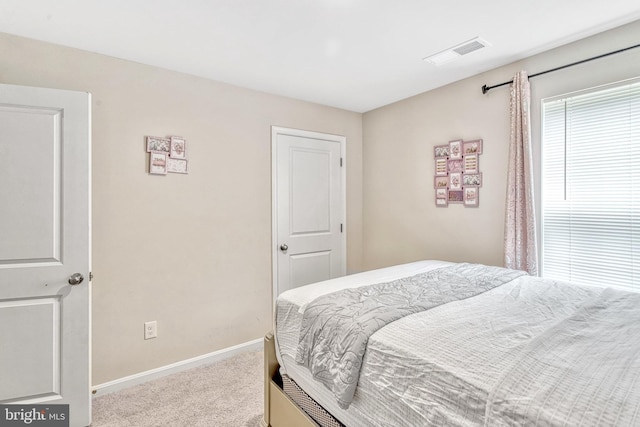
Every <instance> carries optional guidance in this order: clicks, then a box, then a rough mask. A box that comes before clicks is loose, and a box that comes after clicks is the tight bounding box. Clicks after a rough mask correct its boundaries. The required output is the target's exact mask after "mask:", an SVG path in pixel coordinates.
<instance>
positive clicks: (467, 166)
mask: <svg viewBox="0 0 640 427" xmlns="http://www.w3.org/2000/svg"><path fill="white" fill-rule="evenodd" d="M481 154H482V139H474V140H471V141H463V140H461V139H456V140H453V141H449V143H448V144H443V145H436V146H435V147H434V148H433V157H434V159H435V174H434V179H433V187H434V189H435V190H436V191H435V193H436V206H437V207H447V206H449V205H450V204H456V203H457V204H462V205H463V206H465V207H478V206H479V197H480V187H482V172H480V155H481Z"/></svg>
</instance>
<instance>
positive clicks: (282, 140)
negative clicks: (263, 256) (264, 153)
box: [272, 127, 346, 298]
mask: <svg viewBox="0 0 640 427" xmlns="http://www.w3.org/2000/svg"><path fill="white" fill-rule="evenodd" d="M344 143H345V138H344V137H342V136H336V135H327V134H321V133H317V132H307V131H300V130H295V129H285V128H278V127H274V128H273V129H272V145H273V147H272V150H273V153H274V165H273V167H274V174H273V175H274V177H273V184H274V185H273V187H274V239H273V240H274V245H275V247H274V249H273V251H274V283H275V284H276V286H275V289H274V298H275V296H277V295H278V294H280V293H282V292H283V291H285V290H287V289H292V288H295V287H298V286H302V285H306V284H309V283H313V282H318V281H321V280H327V279H331V278H334V277H338V276H341V275H344V274H345V271H346V262H345V258H346V254H345V242H346V239H345V235H346V230H345V224H344V222H345V221H344V217H345V210H344V203H345V201H344V196H345V193H344V176H345V174H344V167H343V166H344V160H343V159H344V153H343V150H344Z"/></svg>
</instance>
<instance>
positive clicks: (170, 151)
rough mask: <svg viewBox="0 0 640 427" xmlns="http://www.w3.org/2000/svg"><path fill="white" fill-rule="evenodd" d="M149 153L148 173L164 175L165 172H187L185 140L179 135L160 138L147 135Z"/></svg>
mask: <svg viewBox="0 0 640 427" xmlns="http://www.w3.org/2000/svg"><path fill="white" fill-rule="evenodd" d="M146 141H147V152H148V153H149V173H150V174H151V175H166V174H167V173H183V174H187V173H189V168H188V162H189V161H188V160H187V141H186V140H185V139H184V138H182V137H180V136H170V137H168V138H160V137H157V136H147V137H146Z"/></svg>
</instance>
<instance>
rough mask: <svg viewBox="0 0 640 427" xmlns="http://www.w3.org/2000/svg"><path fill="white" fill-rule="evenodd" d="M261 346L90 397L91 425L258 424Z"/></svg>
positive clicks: (242, 426)
mask: <svg viewBox="0 0 640 427" xmlns="http://www.w3.org/2000/svg"><path fill="white" fill-rule="evenodd" d="M263 363H264V362H263V356H262V351H257V352H248V353H242V354H239V355H236V356H234V357H231V358H229V359H226V360H223V361H220V362H217V363H214V364H212V365H208V366H201V367H198V368H194V369H191V370H188V371H184V372H179V373H176V374H172V375H169V376H166V377H163V378H159V379H157V380H153V381H149V382H147V383H144V384H139V385H136V386H133V387H130V388H127V389H124V390H120V391H117V392H114V393H109V394H105V395H104V396H99V397H96V398H94V399H93V422H92V423H91V427H152V426H154V427H156V426H157V427H166V426H171V427H182V426H184V427H187V426H188V427H214V426H221V427H225V426H230V427H257V426H259V425H260V420H261V419H262V413H263V395H264V389H263V369H264V367H263Z"/></svg>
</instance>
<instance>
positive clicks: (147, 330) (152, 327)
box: [144, 320, 158, 340]
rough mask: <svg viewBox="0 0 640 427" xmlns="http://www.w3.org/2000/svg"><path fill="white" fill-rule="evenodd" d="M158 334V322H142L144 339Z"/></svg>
mask: <svg viewBox="0 0 640 427" xmlns="http://www.w3.org/2000/svg"><path fill="white" fill-rule="evenodd" d="M157 336H158V322H156V321H155V320H153V321H151V322H144V339H145V340H148V339H151V338H156V337H157Z"/></svg>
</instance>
